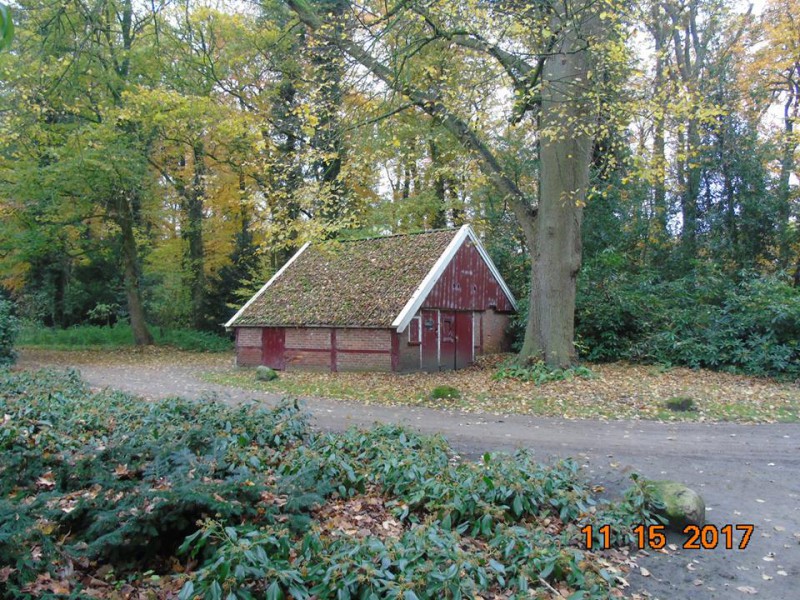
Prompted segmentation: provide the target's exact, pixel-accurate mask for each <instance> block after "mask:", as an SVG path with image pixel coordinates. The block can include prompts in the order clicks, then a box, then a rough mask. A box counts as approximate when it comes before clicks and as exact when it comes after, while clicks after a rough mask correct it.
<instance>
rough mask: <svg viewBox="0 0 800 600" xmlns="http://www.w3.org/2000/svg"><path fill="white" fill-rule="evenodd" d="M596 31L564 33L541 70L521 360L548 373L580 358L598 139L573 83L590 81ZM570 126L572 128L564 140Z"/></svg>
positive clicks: (589, 21) (589, 25)
mask: <svg viewBox="0 0 800 600" xmlns="http://www.w3.org/2000/svg"><path fill="white" fill-rule="evenodd" d="M593 26H594V18H593V17H591V16H588V15H587V16H586V17H585V18H584V22H583V23H582V28H581V32H577V31H575V30H574V29H572V28H570V29H569V30H567V31H566V32H565V33H563V41H562V44H561V47H560V48H559V49H558V52H557V53H555V54H554V55H553V56H551V57H550V58H548V60H547V61H546V62H545V65H544V70H543V72H542V106H541V115H542V117H541V125H542V136H541V143H540V162H541V175H540V194H539V211H538V215H537V218H536V223H535V239H534V240H533V247H532V248H531V259H532V260H531V296H530V308H529V310H530V315H529V317H528V324H527V328H526V331H525V340H524V342H523V346H522V350H521V351H520V356H519V360H522V361H524V360H530V359H539V358H541V359H543V360H544V361H545V362H546V363H547V364H548V365H549V366H551V367H562V368H563V367H568V366H569V365H571V364H572V363H573V362H574V361H575V359H576V352H575V346H574V344H573V338H574V330H575V292H576V282H577V276H578V271H579V270H580V266H581V222H582V220H583V205H584V203H585V200H586V192H587V188H588V186H589V165H590V163H591V157H592V139H593V136H592V133H591V130H592V123H590V120H591V118H592V110H591V108H590V106H589V104H588V102H587V99H586V98H583V97H582V92H581V91H580V90H578V89H577V88H578V86H575V84H574V82H576V81H587V71H588V69H589V64H588V63H589V52H588V50H586V49H585V42H584V41H583V40H585V39H586V38H587V36H590V35H591V33H592V29H593ZM579 36H580V37H579ZM565 123H570V124H571V127H570V132H569V133H568V134H566V135H565V132H564V126H565ZM529 244H530V242H529Z"/></svg>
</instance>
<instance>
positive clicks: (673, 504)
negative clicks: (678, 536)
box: [647, 480, 706, 531]
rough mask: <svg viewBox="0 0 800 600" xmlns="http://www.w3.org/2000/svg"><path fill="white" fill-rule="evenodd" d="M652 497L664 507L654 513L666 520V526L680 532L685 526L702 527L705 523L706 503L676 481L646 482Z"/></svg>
mask: <svg viewBox="0 0 800 600" xmlns="http://www.w3.org/2000/svg"><path fill="white" fill-rule="evenodd" d="M647 487H648V489H649V491H650V492H651V493H652V494H653V497H654V498H655V499H656V500H657V501H659V502H660V503H661V504H663V505H664V508H661V509H656V512H657V513H658V514H660V515H661V516H662V517H665V518H666V519H667V525H668V526H669V527H671V528H673V529H676V530H678V531H682V530H683V528H684V527H685V526H686V525H698V526H702V525H703V524H704V523H705V521H706V503H705V502H704V501H703V498H702V496H700V494H698V493H697V492H695V491H694V490H693V489H691V488H688V487H686V486H685V485H683V484H682V483H678V482H677V481H668V480H658V481H648V482H647Z"/></svg>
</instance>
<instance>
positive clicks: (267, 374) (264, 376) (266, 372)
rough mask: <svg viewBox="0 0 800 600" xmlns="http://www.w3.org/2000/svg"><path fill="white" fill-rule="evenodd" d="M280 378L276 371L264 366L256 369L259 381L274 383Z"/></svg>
mask: <svg viewBox="0 0 800 600" xmlns="http://www.w3.org/2000/svg"><path fill="white" fill-rule="evenodd" d="M277 378H278V373H277V371H275V369H270V368H269V367H265V366H264V365H260V366H258V367H256V379H257V380H258V381H273V380H274V379H277Z"/></svg>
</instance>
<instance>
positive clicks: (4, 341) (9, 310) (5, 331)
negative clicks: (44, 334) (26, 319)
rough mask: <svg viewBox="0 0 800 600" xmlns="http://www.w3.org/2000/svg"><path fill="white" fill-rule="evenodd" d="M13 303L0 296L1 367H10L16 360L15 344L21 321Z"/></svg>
mask: <svg viewBox="0 0 800 600" xmlns="http://www.w3.org/2000/svg"><path fill="white" fill-rule="evenodd" d="M13 308H14V307H13V305H12V304H11V302H9V301H8V300H6V299H5V298H3V297H2V296H0V366H2V365H8V364H11V363H13V362H14V360H15V359H16V353H15V352H14V342H15V341H16V339H17V334H18V333H19V320H18V319H17V317H16V315H15V314H14V311H13Z"/></svg>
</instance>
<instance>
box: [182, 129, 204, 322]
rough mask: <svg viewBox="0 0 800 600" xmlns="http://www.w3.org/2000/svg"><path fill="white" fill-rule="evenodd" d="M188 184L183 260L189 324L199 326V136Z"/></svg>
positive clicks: (201, 166) (201, 312) (201, 252)
mask: <svg viewBox="0 0 800 600" xmlns="http://www.w3.org/2000/svg"><path fill="white" fill-rule="evenodd" d="M192 161H193V165H192V166H193V176H192V185H191V187H190V188H189V190H188V193H187V194H186V197H185V202H186V207H185V211H186V230H185V233H184V238H185V239H186V241H187V244H188V247H187V249H186V260H187V262H188V263H189V264H188V266H189V277H190V281H189V290H190V293H191V298H192V326H193V327H194V328H195V329H203V328H204V327H205V326H206V325H207V323H206V320H205V319H206V273H205V248H204V245H203V206H204V204H205V174H206V163H205V148H204V144H203V141H202V140H197V141H195V143H194V144H192Z"/></svg>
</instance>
